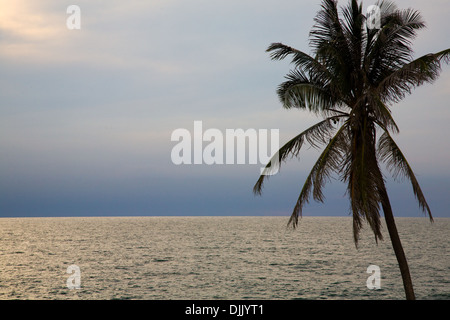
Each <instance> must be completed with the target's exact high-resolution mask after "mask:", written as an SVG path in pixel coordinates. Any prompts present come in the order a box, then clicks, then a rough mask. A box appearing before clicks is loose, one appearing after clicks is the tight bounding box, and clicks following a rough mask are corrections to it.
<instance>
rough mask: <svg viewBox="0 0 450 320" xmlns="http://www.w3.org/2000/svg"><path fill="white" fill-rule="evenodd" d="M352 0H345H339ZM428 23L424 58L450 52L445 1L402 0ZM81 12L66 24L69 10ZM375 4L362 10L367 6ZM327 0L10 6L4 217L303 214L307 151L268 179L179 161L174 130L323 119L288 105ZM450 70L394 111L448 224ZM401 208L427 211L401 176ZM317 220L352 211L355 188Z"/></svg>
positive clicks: (321, 210)
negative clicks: (297, 208) (275, 57)
mask: <svg viewBox="0 0 450 320" xmlns="http://www.w3.org/2000/svg"><path fill="white" fill-rule="evenodd" d="M346 3H347V2H346V1H340V4H341V5H344V4H346ZM396 3H397V5H398V6H399V7H400V8H407V7H412V8H415V9H418V10H419V11H420V12H421V13H422V14H423V17H424V19H425V21H426V22H427V29H425V30H423V31H421V32H420V34H419V36H418V38H417V39H416V41H415V45H414V48H415V51H416V56H419V55H423V54H426V53H429V52H436V51H440V50H442V49H445V48H448V47H450V33H449V32H448V30H449V29H448V26H449V24H448V16H447V13H448V12H450V2H449V1H448V0H431V1H406V0H401V1H400V0H398V1H396ZM71 4H76V5H78V6H79V7H80V9H81V29H80V30H69V29H68V28H67V26H66V20H67V18H68V17H69V14H67V13H66V9H67V7H68V6H69V5H71ZM370 4H373V3H372V2H371V1H365V2H364V7H365V8H366V7H367V6H368V5H370ZM319 5H320V1H318V0H297V1H293V0H282V1H280V0H277V1H274V0H273V1H272V0H258V1H256V0H255V1H250V0H244V1H243V0H239V1H237V0H227V1H224V0H222V1H215V0H208V1H206V0H205V1H199V0H148V1H144V0H129V1H122V0H109V1H100V0H89V1H82V0H77V1H73V0H70V1H61V0H58V1H56V0H39V1H32V0H14V1H9V0H0V8H1V10H0V67H1V68H0V69H1V72H0V216H65V215H285V216H286V217H287V216H289V215H290V213H291V210H292V208H293V207H294V205H295V201H296V199H297V197H298V194H299V192H300V189H301V187H302V185H303V182H304V180H305V178H306V175H307V174H308V172H309V170H310V168H311V165H312V162H313V161H314V159H315V157H317V156H318V152H317V151H315V150H313V149H308V148H304V149H303V152H302V157H301V159H300V161H298V160H295V159H293V160H291V161H290V162H289V163H287V164H286V166H284V167H282V169H281V172H280V173H278V174H277V175H275V176H272V177H270V179H269V180H268V181H267V183H266V184H265V188H264V191H263V194H262V196H261V197H259V196H258V197H257V196H254V195H253V193H252V187H253V185H254V183H255V182H256V180H257V178H258V176H259V170H260V167H261V165H259V164H257V165H251V164H246V165H230V164H228V165H210V166H209V165H205V164H203V165H179V166H177V165H174V164H173V163H172V161H171V150H172V148H173V147H174V146H175V145H176V144H177V143H176V142H173V141H171V134H172V132H173V131H174V130H175V129H178V128H185V129H187V130H189V131H190V132H193V126H194V121H196V120H199V121H202V123H203V129H204V130H206V129H208V128H217V129H219V130H221V131H222V132H224V133H225V130H226V129H237V128H242V129H244V130H246V129H249V128H254V129H256V130H258V129H279V133H280V144H283V143H284V142H286V141H287V140H288V139H289V138H290V137H293V136H294V135H295V134H296V133H299V132H300V131H303V130H304V129H305V128H306V127H307V126H309V125H311V124H313V123H314V122H315V121H317V120H318V119H317V118H315V117H314V116H311V115H309V114H307V113H305V112H301V111H298V110H284V109H281V106H280V103H279V101H278V99H277V96H276V88H277V86H278V84H279V83H281V82H282V81H283V77H284V75H285V74H286V73H287V72H288V71H289V64H288V61H287V60H286V61H282V62H274V61H271V60H270V58H269V56H268V54H267V53H266V52H265V49H266V48H267V46H268V45H269V44H270V43H272V42H283V43H285V44H288V45H291V46H293V47H296V48H298V49H300V50H302V51H305V52H308V53H309V52H310V50H309V48H308V33H309V31H310V28H311V26H312V25H313V18H314V16H315V14H316V12H317V10H318V9H319ZM449 89H450V66H444V67H443V72H442V74H441V77H440V78H439V79H438V81H436V82H435V83H434V84H433V85H424V86H423V87H421V88H419V89H417V90H416V91H415V92H414V93H413V94H412V95H411V96H409V97H407V98H406V99H405V100H404V101H402V102H401V103H399V104H398V105H395V106H393V108H392V111H393V114H394V118H395V119H396V121H397V124H398V125H399V127H400V134H399V135H398V136H396V137H395V138H396V141H397V143H398V144H399V145H400V147H401V148H402V150H403V152H404V153H405V155H406V156H407V158H408V160H409V162H410V164H411V166H412V167H413V170H414V171H415V172H416V174H417V178H418V180H419V182H420V183H421V186H422V189H423V191H424V193H425V196H426V198H427V200H428V203H429V205H430V207H431V209H432V212H433V214H434V216H436V217H450V210H449V209H448V208H449V206H450V197H449V195H450V194H449V190H450V172H449V162H450V139H449V137H450V129H449V127H450V126H449V123H450V109H449V102H448V101H449V100H450V90H449ZM388 188H389V190H388V191H389V192H390V194H391V198H392V202H393V208H394V214H396V215H397V216H413V217H421V216H423V215H422V213H421V212H420V211H419V209H418V206H417V202H416V201H415V199H414V197H413V195H412V188H411V186H410V185H409V184H408V183H407V181H403V182H401V183H397V182H392V181H391V180H389V181H388ZM326 196H327V199H326V202H325V203H324V204H316V203H314V202H311V203H310V204H309V205H307V206H306V207H305V210H304V214H305V215H342V216H345V215H348V213H349V201H348V199H347V198H346V197H345V186H343V185H342V184H340V183H339V182H332V183H331V184H328V185H327V189H326Z"/></svg>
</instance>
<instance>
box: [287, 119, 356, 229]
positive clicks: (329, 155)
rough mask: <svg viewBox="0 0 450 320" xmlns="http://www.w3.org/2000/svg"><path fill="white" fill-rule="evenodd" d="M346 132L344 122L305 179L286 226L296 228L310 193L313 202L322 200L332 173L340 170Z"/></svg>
mask: <svg viewBox="0 0 450 320" xmlns="http://www.w3.org/2000/svg"><path fill="white" fill-rule="evenodd" d="M347 132H348V123H347V121H346V122H345V123H344V124H343V125H342V126H341V127H340V129H339V130H338V131H337V133H336V134H335V135H334V136H333V138H331V139H330V140H329V143H328V144H327V146H326V147H325V149H324V150H323V152H322V153H321V155H320V156H319V158H318V159H317V161H316V163H315V164H314V166H313V168H312V170H311V172H310V173H309V175H308V177H307V178H306V181H305V183H304V185H303V188H302V190H301V192H300V195H299V197H298V199H297V202H296V204H295V207H294V210H293V212H292V214H291V217H290V219H289V222H288V225H292V226H293V227H296V226H297V223H298V218H299V217H300V216H301V215H302V208H303V206H304V205H305V204H306V203H308V202H309V198H310V196H311V193H312V196H313V198H314V200H316V201H320V202H322V201H323V200H324V195H323V192H322V188H323V187H324V185H325V183H326V181H327V179H329V178H330V177H331V175H332V173H333V172H336V171H339V170H340V168H341V164H342V160H343V157H344V155H345V154H346V153H347V152H348V136H347Z"/></svg>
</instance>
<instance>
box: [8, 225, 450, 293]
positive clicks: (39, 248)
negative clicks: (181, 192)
mask: <svg viewBox="0 0 450 320" xmlns="http://www.w3.org/2000/svg"><path fill="white" fill-rule="evenodd" d="M287 221H288V218H287V217H87V218H85V217H77V218H1V219H0V299H3V300H5V299H84V300H86V299H89V300H97V299H283V300H284V299H346V300H352V299H377V300H379V299H404V292H403V286H402V282H401V276H400V271H399V269H398V265H397V262H396V259H395V256H394V253H393V250H392V247H391V244H390V239H389V235H388V233H387V230H386V228H385V227H384V229H383V230H384V232H383V235H384V236H385V240H384V241H382V242H379V243H378V244H376V243H375V241H374V237H373V235H372V234H371V232H370V230H369V229H368V227H366V228H365V229H364V230H363V232H362V234H361V240H360V243H359V246H358V248H356V247H355V245H354V243H353V238H352V222H351V218H350V217H333V218H331V217H304V218H302V219H301V220H300V225H299V227H298V228H297V229H296V230H292V229H290V228H286V224H287ZM396 221H397V227H398V229H399V233H400V237H401V239H402V243H403V246H404V250H405V253H406V255H407V258H408V261H409V266H410V271H411V276H412V279H413V284H414V288H415V291H416V297H417V298H418V299H450V254H449V249H450V243H449V239H450V219H448V218H437V219H435V222H434V223H430V222H429V220H428V219H427V218H420V217H419V218H397V220H396ZM71 265H76V266H78V267H79V270H80V274H79V275H80V276H79V278H78V279H79V281H80V282H79V284H80V288H79V289H69V287H68V282H67V280H68V279H69V277H73V276H74V275H72V274H68V273H67V269H68V267H69V266H71ZM370 265H377V266H379V268H380V279H381V281H380V289H377V290H371V289H368V288H367V285H366V284H367V279H368V277H369V276H371V274H369V273H367V268H368V267H369V266H370ZM70 283H72V284H73V283H75V282H70Z"/></svg>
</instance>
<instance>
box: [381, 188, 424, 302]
mask: <svg viewBox="0 0 450 320" xmlns="http://www.w3.org/2000/svg"><path fill="white" fill-rule="evenodd" d="M380 193H381V199H382V201H381V202H382V206H383V212H384V218H385V220H386V225H387V228H388V231H389V236H390V238H391V242H392V247H393V248H394V252H395V256H396V257H397V261H398V265H399V267H400V272H401V274H402V280H403V287H404V288H405V294H406V299H407V300H415V299H416V297H415V295H414V288H413V284H412V281H411V275H410V273H409V267H408V262H407V261H406V256H405V252H404V251H403V247H402V243H401V242H400V237H399V235H398V232H397V227H396V226H395V219H394V215H393V213H392V208H391V204H390V201H389V196H388V194H387V191H386V187H385V186H383V188H382V190H380Z"/></svg>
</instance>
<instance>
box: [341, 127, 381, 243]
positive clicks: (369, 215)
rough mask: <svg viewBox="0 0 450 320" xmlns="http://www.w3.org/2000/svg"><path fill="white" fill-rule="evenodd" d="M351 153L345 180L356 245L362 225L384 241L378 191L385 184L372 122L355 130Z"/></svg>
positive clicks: (344, 173)
mask: <svg viewBox="0 0 450 320" xmlns="http://www.w3.org/2000/svg"><path fill="white" fill-rule="evenodd" d="M349 149H350V152H349V153H348V154H347V158H346V161H345V165H344V171H343V175H342V178H343V180H344V181H345V182H347V184H348V187H347V193H348V196H349V198H350V204H351V211H352V215H353V238H354V241H355V244H357V243H358V239H359V233H360V230H361V228H362V222H363V221H366V222H367V223H368V224H369V226H370V227H371V229H372V231H373V233H374V235H375V240H376V241H377V240H378V239H380V240H382V239H383V237H382V234H381V221H380V210H379V209H380V206H379V204H380V200H381V199H380V194H379V190H380V189H381V188H382V186H383V185H384V180H383V176H382V174H381V171H380V168H379V166H378V162H377V159H376V151H375V128H374V127H373V124H372V123H371V122H370V121H367V120H366V121H363V122H362V123H361V124H360V123H357V124H356V125H354V126H353V127H352V133H351V147H350V148H349Z"/></svg>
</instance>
